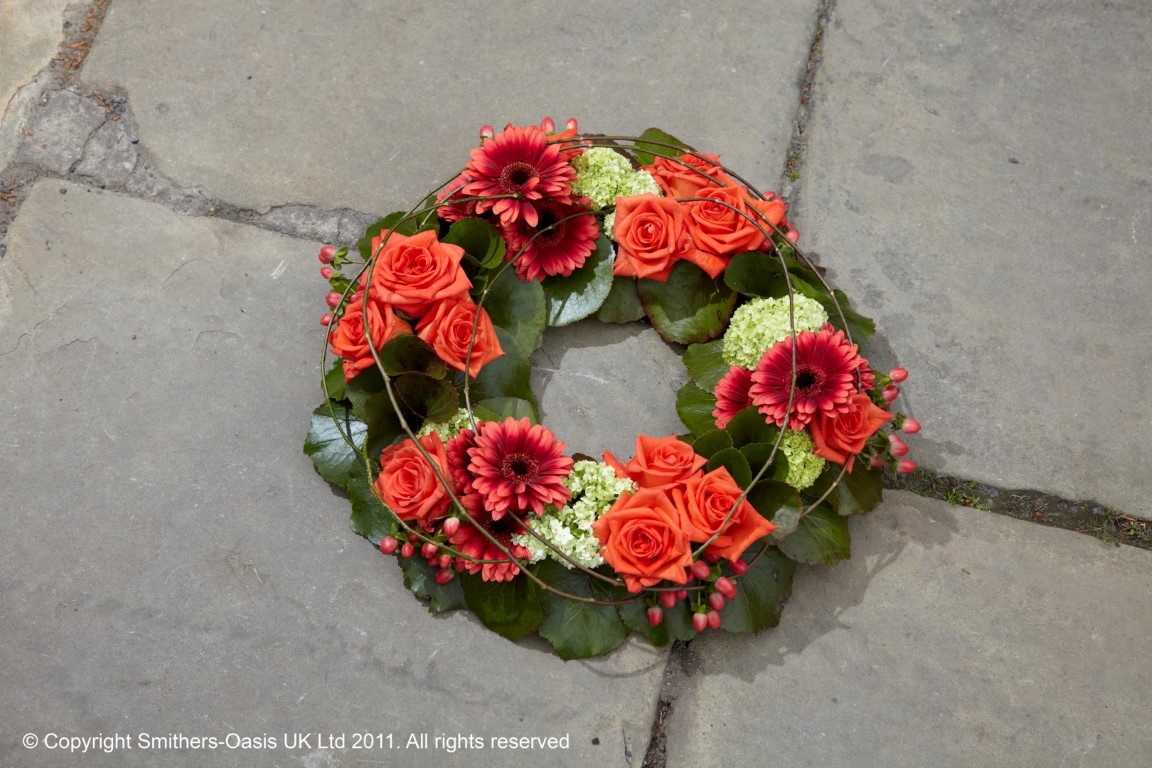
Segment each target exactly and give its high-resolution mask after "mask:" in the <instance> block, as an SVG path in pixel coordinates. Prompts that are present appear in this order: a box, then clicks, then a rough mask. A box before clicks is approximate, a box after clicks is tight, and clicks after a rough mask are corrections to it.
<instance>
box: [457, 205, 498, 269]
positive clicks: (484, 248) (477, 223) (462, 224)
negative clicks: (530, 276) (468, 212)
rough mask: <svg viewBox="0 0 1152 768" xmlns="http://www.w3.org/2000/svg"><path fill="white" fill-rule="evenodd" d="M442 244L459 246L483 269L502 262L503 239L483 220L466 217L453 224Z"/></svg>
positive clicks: (494, 228)
mask: <svg viewBox="0 0 1152 768" xmlns="http://www.w3.org/2000/svg"><path fill="white" fill-rule="evenodd" d="M442 242H445V243H450V244H452V245H458V246H460V247H461V248H463V249H464V252H465V253H467V254H468V255H469V256H471V257H472V258H473V259H475V260H476V262H477V263H478V264H479V265H480V266H481V267H483V268H484V269H492V268H494V267H497V266H499V265H500V262H502V261H504V247H505V246H504V238H503V237H501V236H500V233H499V232H497V231H496V227H494V226H492V225H491V224H489V223H488V222H487V221H484V220H483V219H477V218H473V217H468V218H465V219H460V220H459V221H457V222H454V223H453V224H452V226H451V227H449V228H448V234H446V235H445V236H444V237H443V239H442ZM509 271H511V270H509Z"/></svg>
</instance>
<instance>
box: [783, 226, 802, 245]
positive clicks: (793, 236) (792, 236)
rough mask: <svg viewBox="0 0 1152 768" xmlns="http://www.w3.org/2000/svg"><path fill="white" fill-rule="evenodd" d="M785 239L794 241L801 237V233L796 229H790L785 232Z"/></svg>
mask: <svg viewBox="0 0 1152 768" xmlns="http://www.w3.org/2000/svg"><path fill="white" fill-rule="evenodd" d="M784 239H785V240H787V241H788V242H790V243H794V242H796V241H797V240H799V239H800V233H799V232H797V231H796V230H794V229H790V230H788V231H787V232H785V233H784Z"/></svg>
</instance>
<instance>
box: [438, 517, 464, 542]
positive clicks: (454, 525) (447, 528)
mask: <svg viewBox="0 0 1152 768" xmlns="http://www.w3.org/2000/svg"><path fill="white" fill-rule="evenodd" d="M441 528H443V529H444V534H445V535H446V536H449V537H452V536H455V535H456V531H458V530H460V518H458V517H450V518H448V519H447V520H445V521H444V525H442V526H441Z"/></svg>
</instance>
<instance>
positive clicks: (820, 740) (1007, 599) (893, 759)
mask: <svg viewBox="0 0 1152 768" xmlns="http://www.w3.org/2000/svg"><path fill="white" fill-rule="evenodd" d="M852 541H853V552H852V559H851V560H850V561H847V562H844V563H841V564H839V565H837V566H836V567H834V568H830V569H828V568H821V569H817V568H803V569H801V570H799V571H798V573H797V577H796V590H795V592H794V593H793V597H792V599H791V601H790V602H789V604H788V606H787V608H786V609H785V611H784V620H783V622H782V623H781V625H780V627H778V628H777V629H775V630H773V631H772V632H771V633H768V634H762V635H759V636H741V635H723V634H719V633H718V634H714V635H708V634H706V635H705V636H703V637H702V638H700V639H698V640H696V641H695V642H694V643H693V647H692V650H693V653H694V655H695V657H696V659H697V661H698V665H699V668H698V671H697V672H696V673H695V674H694V675H693V676H691V677H688V678H686V682H685V683H684V686H685V689H684V691H683V692H682V693H681V694H680V697H679V699H678V701H677V702H676V704H675V709H674V712H673V714H672V716H671V717H670V718H669V720H668V724H667V728H668V766H669V768H679V767H680V766H696V765H722V764H723V765H787V766H797V767H798V768H799V767H800V766H813V767H814V768H815V767H818V768H840V767H841V766H843V767H844V768H849V767H851V768H890V767H891V766H933V768H952V767H953V766H955V767H956V768H960V767H961V766H1005V767H1007V766H1012V767H1013V768H1017V767H1020V768H1023V767H1029V768H1031V767H1033V766H1034V767H1035V768H1053V767H1054V766H1064V767H1065V768H1068V767H1070V766H1077V767H1087V766H1100V767H1101V768H1112V767H1113V766H1138V765H1148V764H1149V761H1150V760H1152V732H1150V731H1149V730H1148V728H1147V722H1146V718H1145V716H1144V713H1145V712H1146V710H1147V704H1148V691H1149V690H1152V667H1149V665H1148V663H1147V660H1148V656H1149V653H1152V553H1150V552H1146V551H1144V550H1139V549H1135V548H1131V547H1121V546H1118V545H1115V546H1114V545H1109V544H1105V543H1103V542H1100V541H1096V540H1095V539H1090V538H1088V537H1086V536H1082V535H1080V534H1076V533H1071V532H1069V531H1062V530H1057V529H1053V528H1044V527H1041V526H1038V525H1035V524H1034V523H1029V522H1024V521H1019V520H1014V519H1012V518H1008V517H1003V516H1000V515H993V514H991V513H987V512H981V511H979V510H974V509H968V508H965V507H955V506H951V505H948V504H946V503H944V502H940V501H935V500H930V499H924V498H921V497H918V496H914V495H912V494H909V493H905V492H892V493H891V494H890V495H888V496H886V500H885V502H884V503H883V504H882V505H881V506H880V507H879V508H878V509H877V510H876V511H874V512H873V513H872V514H871V515H869V516H866V517H863V518H858V519H855V520H853V523H852Z"/></svg>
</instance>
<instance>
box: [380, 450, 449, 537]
mask: <svg viewBox="0 0 1152 768" xmlns="http://www.w3.org/2000/svg"><path fill="white" fill-rule="evenodd" d="M420 445H422V446H424V450H426V451H427V452H428V455H429V456H431V457H432V459H433V461H435V462H436V464H437V465H438V466H439V469H440V472H441V473H442V474H443V475H444V477H445V478H449V477H451V475H450V474H449V471H448V457H447V456H446V455H445V453H444V442H443V441H442V440H441V439H440V435H438V434H436V433H435V432H432V433H430V434H428V435H426V436H425V437H422V438H420ZM376 489H377V490H378V491H379V492H380V498H382V499H383V500H384V503H385V504H387V505H388V508H389V509H391V510H392V511H393V512H394V513H395V514H396V517H398V518H400V519H401V520H409V521H414V522H415V523H417V524H418V525H419V526H420V527H421V528H423V529H424V530H426V531H431V530H432V529H434V528H435V527H436V521H437V520H439V519H440V518H442V517H444V516H445V515H447V514H448V507H449V506H450V505H451V504H452V497H451V496H449V495H448V491H447V490H445V489H444V486H443V485H441V484H440V480H439V478H437V477H436V472H435V471H434V470H433V469H432V466H431V465H430V464H429V463H428V462H427V461H426V460H425V459H424V457H423V456H421V455H420V451H419V449H418V448H417V447H416V444H415V443H413V442H412V440H411V439H408V440H405V441H404V442H402V443H400V444H399V445H393V446H390V447H388V448H385V449H384V452H383V453H382V454H380V474H379V476H377V478H376Z"/></svg>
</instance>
